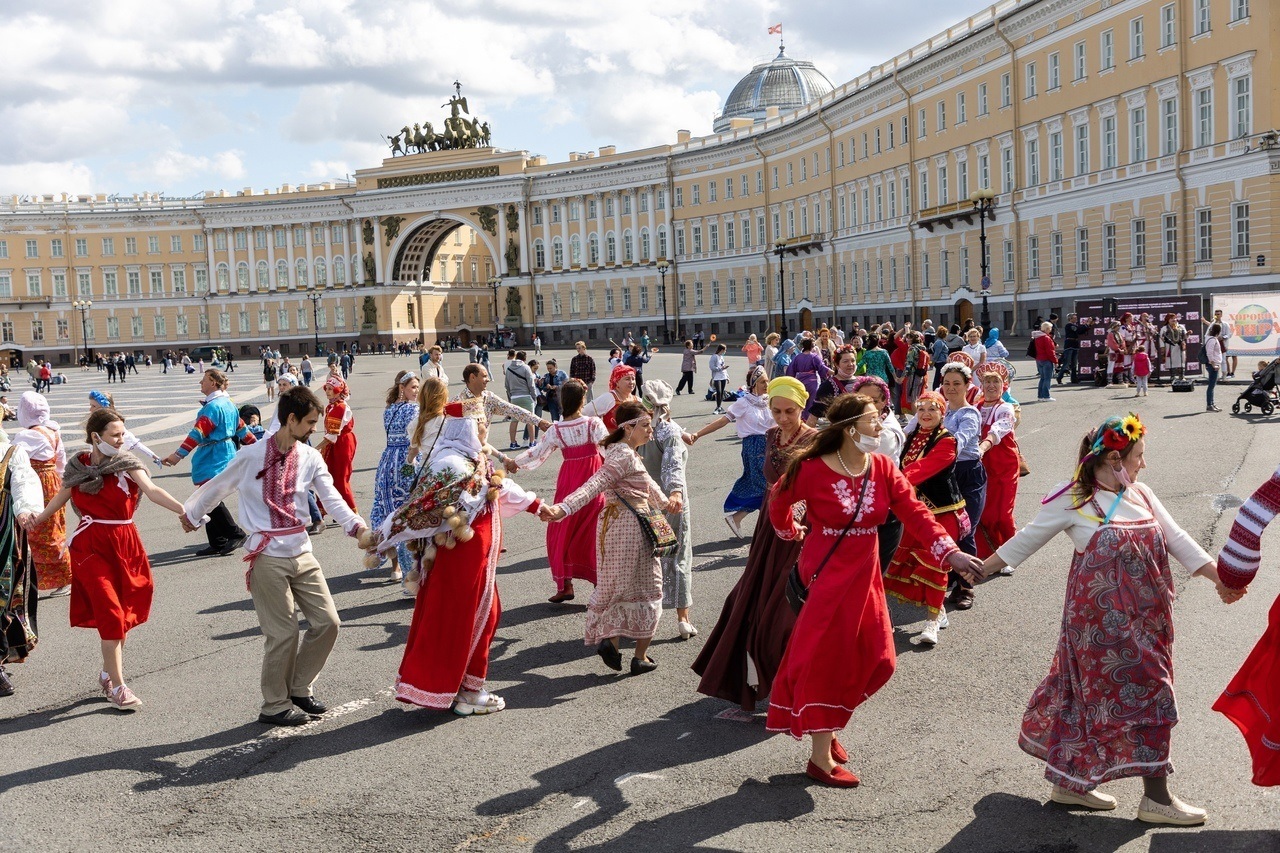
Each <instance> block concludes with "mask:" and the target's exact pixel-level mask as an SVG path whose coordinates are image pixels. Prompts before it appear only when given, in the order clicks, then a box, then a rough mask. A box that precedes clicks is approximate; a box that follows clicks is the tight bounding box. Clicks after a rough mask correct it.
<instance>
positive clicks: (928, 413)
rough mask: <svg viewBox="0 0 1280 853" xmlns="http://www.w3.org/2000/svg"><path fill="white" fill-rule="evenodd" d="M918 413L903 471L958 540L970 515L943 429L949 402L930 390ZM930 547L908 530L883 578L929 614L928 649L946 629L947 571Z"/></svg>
mask: <svg viewBox="0 0 1280 853" xmlns="http://www.w3.org/2000/svg"><path fill="white" fill-rule="evenodd" d="M915 409H916V420H915V428H914V429H912V430H911V432H909V433H907V444H906V447H904V448H903V451H902V457H901V462H902V473H903V475H904V476H905V477H906V478H907V480H908V481H909V482H910V483H911V485H912V486H913V487H914V488H915V492H916V497H917V498H919V499H920V501H921V502H922V503H923V504H924V505H925V506H926V507H928V508H929V511H930V512H931V513H933V517H934V520H936V521H937V522H938V524H940V525H942V528H943V529H944V530H946V531H947V535H948V536H950V537H951V538H952V539H954V540H956V541H959V540H960V538H961V537H962V536H964V535H965V534H966V533H967V532H968V529H969V517H968V516H967V515H966V514H965V511H964V497H963V496H962V495H961V494H960V487H959V486H958V485H957V484H956V478H955V468H956V453H957V450H956V439H955V436H953V435H952V434H951V433H949V432H947V430H946V428H945V427H944V426H943V425H942V418H943V416H944V415H945V414H946V412H947V401H946V400H945V399H944V398H943V396H942V395H941V394H939V393H938V392H936V391H926V392H924V393H923V394H921V395H920V396H919V397H918V398H917V399H916V406H915ZM932 544H933V543H932V542H926V541H922V540H920V539H917V538H916V537H915V536H913V535H912V534H911V533H910V532H907V531H904V532H903V534H902V541H901V543H900V544H899V545H898V550H897V552H896V553H895V554H894V555H893V559H892V560H891V561H890V562H889V567H888V569H886V570H885V578H884V591H885V593H886V594H888V595H891V596H893V597H894V598H896V599H898V600H899V601H902V602H905V603H907V604H914V605H917V606H919V607H923V608H924V609H925V610H926V611H928V613H929V620H928V621H927V622H926V623H925V627H924V630H923V631H921V632H920V643H921V645H926V646H933V645H936V644H937V642H938V629H939V628H945V627H947V609H946V596H947V567H946V566H945V565H939V564H938V562H937V560H936V559H935V557H934V555H933V553H932Z"/></svg>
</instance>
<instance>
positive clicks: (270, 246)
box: [267, 227, 276, 291]
mask: <svg viewBox="0 0 1280 853" xmlns="http://www.w3.org/2000/svg"><path fill="white" fill-rule="evenodd" d="M267 264H268V265H269V266H270V267H271V269H269V270H267V290H269V291H270V290H275V289H276V229H275V228H274V227H270V228H267Z"/></svg>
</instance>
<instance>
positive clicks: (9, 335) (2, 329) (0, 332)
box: [0, 320, 15, 344]
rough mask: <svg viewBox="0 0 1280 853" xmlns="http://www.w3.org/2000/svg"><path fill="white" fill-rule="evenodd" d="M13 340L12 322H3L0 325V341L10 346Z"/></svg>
mask: <svg viewBox="0 0 1280 853" xmlns="http://www.w3.org/2000/svg"><path fill="white" fill-rule="evenodd" d="M14 340H15V339H14V336H13V321H12V320H5V321H4V322H3V323H0V341H3V342H4V343H6V344H11V343H13V342H14Z"/></svg>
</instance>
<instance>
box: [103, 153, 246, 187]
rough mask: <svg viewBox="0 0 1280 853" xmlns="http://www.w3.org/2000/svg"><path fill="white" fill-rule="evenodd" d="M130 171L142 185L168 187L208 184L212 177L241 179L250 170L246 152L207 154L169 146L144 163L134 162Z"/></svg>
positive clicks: (220, 179)
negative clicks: (244, 156)
mask: <svg viewBox="0 0 1280 853" xmlns="http://www.w3.org/2000/svg"><path fill="white" fill-rule="evenodd" d="M128 173H129V177H130V178H131V179H133V180H134V181H136V182H137V183H138V184H139V186H142V187H145V188H147V189H154V190H167V188H169V187H173V186H178V185H181V186H190V185H191V184H192V182H193V181H194V182H195V183H197V184H200V183H201V182H202V181H203V182H204V183H206V184H207V180H205V179H208V178H215V179H217V180H218V181H238V180H241V179H242V178H244V177H245V174H246V171H245V167H244V160H243V152H242V151H219V152H216V153H214V154H212V155H210V156H204V155H197V154H187V153H186V152H184V151H181V150H178V149H168V150H165V151H161V152H158V153H157V154H156V155H155V156H153V157H150V158H148V159H147V160H145V161H143V162H138V163H134V164H133V165H132V166H131V167H130V168H129V170H128ZM197 179H199V180H197Z"/></svg>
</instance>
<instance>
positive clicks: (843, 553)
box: [766, 394, 977, 788]
mask: <svg viewBox="0 0 1280 853" xmlns="http://www.w3.org/2000/svg"><path fill="white" fill-rule="evenodd" d="M880 418H881V414H880V412H879V410H878V409H877V408H876V405H875V404H874V403H873V402H871V399H870V398H869V397H865V396H863V395H861V394H846V395H844V396H842V397H840V398H839V399H837V400H836V402H835V403H833V404H832V405H831V407H830V408H829V409H828V410H827V419H828V420H829V421H830V426H828V427H826V428H825V429H823V430H821V431H820V432H819V433H818V434H817V436H815V437H814V439H813V441H812V442H810V443H809V445H808V446H807V447H806V448H805V449H804V450H803V451H801V452H800V453H798V454H797V455H796V456H794V457H793V458H792V460H791V462H790V463H789V464H788V466H787V471H786V473H785V474H783V476H782V479H780V480H779V481H778V483H777V485H775V486H774V487H773V492H772V495H771V498H770V502H769V518H770V520H771V521H772V522H773V526H774V528H775V529H776V530H777V532H778V536H780V537H781V538H783V539H787V540H795V539H800V538H804V539H805V540H806V541H805V544H804V547H803V548H802V549H801V551H800V561H799V574H800V580H801V582H802V583H803V584H804V585H805V586H806V587H807V589H808V598H807V601H806V602H805V605H804V607H803V608H802V609H801V611H800V615H799V617H798V618H797V619H796V625H795V629H794V630H793V631H792V632H791V640H790V642H789V643H788V645H787V651H786V654H785V655H783V658H782V666H781V667H780V669H779V670H778V675H777V677H776V678H775V679H774V683H773V693H772V696H771V697H770V700H769V717H768V721H767V723H766V725H767V726H768V728H769V729H770V730H771V731H785V732H787V733H789V734H790V735H791V736H792V737H794V738H796V739H797V740H798V739H800V738H801V737H803V736H804V735H809V736H810V738H811V739H812V750H811V753H810V758H809V765H808V767H807V769H806V773H807V774H808V775H809V776H810V777H812V778H814V779H817V780H818V781H820V782H822V783H824V784H827V785H832V786H835V787H842V788H852V787H854V786H856V785H857V784H858V777H857V776H855V775H854V774H852V773H850V772H849V771H848V770H846V769H844V768H843V767H841V766H840V765H841V764H843V763H844V762H846V761H848V758H849V756H848V753H847V752H845V750H844V748H843V747H842V746H841V745H840V742H839V741H838V740H837V739H836V738H835V733H836V732H838V731H840V730H841V729H843V728H844V727H845V726H846V725H848V724H849V718H850V717H851V716H852V714H853V711H854V709H855V708H857V707H858V706H859V705H861V704H862V703H863V702H864V701H865V700H866V699H868V698H869V697H871V696H872V695H874V694H875V692H876V691H877V690H879V689H880V688H881V687H883V686H884V685H885V683H886V682H888V680H889V677H890V676H891V675H893V669H894V665H895V662H896V658H895V655H894V649H893V629H892V626H891V624H890V621H889V609H888V606H887V604H886V603H885V596H884V584H883V582H882V581H881V577H880V557H879V546H878V542H877V538H876V537H877V528H878V527H879V525H881V524H883V523H884V521H885V519H886V518H887V517H888V515H889V512H890V511H892V512H893V514H894V515H896V516H897V517H898V519H899V520H900V521H901V522H902V524H903V527H904V528H905V530H906V531H907V532H908V533H909V534H911V535H912V537H914V538H915V539H916V540H918V541H920V542H924V543H928V546H927V547H928V548H929V551H930V553H931V554H932V556H933V558H934V559H935V560H937V561H938V562H939V563H945V564H947V565H949V566H950V567H951V568H955V569H966V570H970V571H972V570H973V569H974V567H975V566H976V565H977V560H976V559H974V558H971V557H969V556H967V555H965V554H964V553H962V552H961V551H960V549H959V548H957V547H956V543H955V541H954V540H953V539H952V538H951V537H950V536H948V535H947V532H946V530H944V529H943V528H942V526H941V525H940V524H938V522H937V521H936V520H935V519H934V517H933V514H932V513H931V512H930V511H929V509H928V508H927V507H926V506H925V505H924V504H922V503H921V502H920V501H919V500H918V499H917V498H916V496H915V493H914V491H913V489H912V487H911V484H910V483H909V482H908V481H907V478H906V477H904V476H903V475H902V472H901V471H899V470H898V469H897V466H895V465H894V463H893V460H891V459H889V458H888V457H886V456H883V455H881V454H879V453H873V452H868V450H867V449H869V448H870V447H871V446H872V445H874V444H876V441H875V439H876V438H877V437H878V436H879V434H880V430H881V423H880ZM864 448H867V449H864ZM800 501H804V502H805V505H806V516H805V522H806V526H801V525H800V524H799V523H798V522H797V521H796V520H795V516H794V515H793V514H792V507H793V506H794V505H795V504H797V503H799V502H800ZM806 534H808V535H807V536H806Z"/></svg>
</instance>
